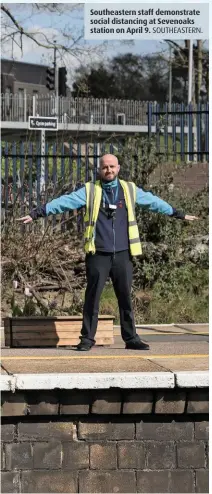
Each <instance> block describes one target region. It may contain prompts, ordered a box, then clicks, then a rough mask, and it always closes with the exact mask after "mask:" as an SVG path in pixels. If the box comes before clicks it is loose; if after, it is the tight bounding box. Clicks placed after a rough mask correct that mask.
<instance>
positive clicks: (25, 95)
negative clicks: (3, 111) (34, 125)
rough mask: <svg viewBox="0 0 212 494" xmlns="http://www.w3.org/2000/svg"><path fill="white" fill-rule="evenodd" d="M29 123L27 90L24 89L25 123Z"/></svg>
mask: <svg viewBox="0 0 212 494" xmlns="http://www.w3.org/2000/svg"><path fill="white" fill-rule="evenodd" d="M26 121H27V93H26V89H24V122H26Z"/></svg>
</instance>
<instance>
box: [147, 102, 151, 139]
mask: <svg viewBox="0 0 212 494" xmlns="http://www.w3.org/2000/svg"><path fill="white" fill-rule="evenodd" d="M147 122H148V137H149V140H150V139H151V137H152V103H149V102H148V106H147Z"/></svg>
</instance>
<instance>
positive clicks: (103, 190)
mask: <svg viewBox="0 0 212 494" xmlns="http://www.w3.org/2000/svg"><path fill="white" fill-rule="evenodd" d="M102 192H103V205H104V207H105V203H107V204H111V201H109V198H108V195H107V192H106V191H105V189H102ZM117 199H118V186H117V187H116V192H115V197H114V203H116V201H117Z"/></svg>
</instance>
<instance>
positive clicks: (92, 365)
mask: <svg viewBox="0 0 212 494" xmlns="http://www.w3.org/2000/svg"><path fill="white" fill-rule="evenodd" d="M4 367H5V369H6V370H7V371H8V372H10V373H12V374H17V373H21V374H24V373H26V374H29V373H32V374H40V373H45V372H46V373H55V374H56V373H68V372H69V373H70V372H72V373H85V372H89V373H94V372H110V373H111V372H164V371H165V372H166V368H165V369H164V366H163V363H161V365H160V364H159V365H158V363H157V362H150V361H149V360H147V359H143V358H139V357H137V358H136V357H133V358H122V357H118V358H113V357H112V358H106V359H104V358H100V359H99V358H95V357H91V356H86V357H85V356H80V357H75V358H73V357H70V358H68V357H65V356H64V358H63V357H61V356H60V358H59V359H57V360H56V359H54V358H53V357H52V358H50V359H43V360H39V359H36V360H32V359H24V360H21V359H17V360H6V361H4Z"/></svg>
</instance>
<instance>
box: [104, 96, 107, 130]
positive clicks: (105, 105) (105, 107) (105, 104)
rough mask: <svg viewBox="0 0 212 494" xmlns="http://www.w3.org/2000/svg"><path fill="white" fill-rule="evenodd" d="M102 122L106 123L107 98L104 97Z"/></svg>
mask: <svg viewBox="0 0 212 494" xmlns="http://www.w3.org/2000/svg"><path fill="white" fill-rule="evenodd" d="M104 124H105V125H107V100H106V99H104Z"/></svg>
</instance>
